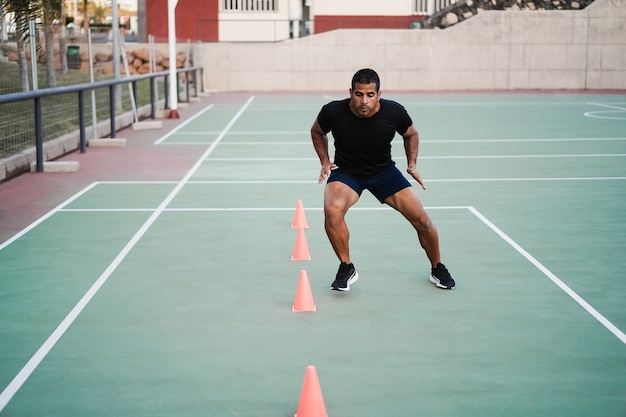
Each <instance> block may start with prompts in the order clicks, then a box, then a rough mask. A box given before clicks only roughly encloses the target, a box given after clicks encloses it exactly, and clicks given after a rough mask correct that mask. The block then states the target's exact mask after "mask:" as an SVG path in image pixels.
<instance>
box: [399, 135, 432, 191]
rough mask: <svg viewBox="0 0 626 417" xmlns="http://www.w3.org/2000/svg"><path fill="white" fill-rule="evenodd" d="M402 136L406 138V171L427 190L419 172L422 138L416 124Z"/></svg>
mask: <svg viewBox="0 0 626 417" xmlns="http://www.w3.org/2000/svg"><path fill="white" fill-rule="evenodd" d="M402 138H403V139H404V152H405V153H406V163H407V169H406V172H408V173H409V175H410V176H411V177H413V178H414V179H415V181H417V183H418V184H419V185H421V186H422V189H424V190H425V189H426V185H424V181H422V177H420V174H419V173H418V172H417V152H418V150H419V143H420V139H419V134H418V133H417V130H416V129H415V126H413V125H411V126H409V128H408V129H407V130H406V132H404V134H403V135H402Z"/></svg>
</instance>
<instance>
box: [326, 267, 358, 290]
mask: <svg viewBox="0 0 626 417" xmlns="http://www.w3.org/2000/svg"><path fill="white" fill-rule="evenodd" d="M358 280H359V274H358V273H357V272H356V271H354V275H353V276H351V277H350V278H349V279H348V285H347V286H346V288H335V287H333V286H332V285H331V286H330V289H331V290H335V291H350V284H354V283H355V282H357V281H358Z"/></svg>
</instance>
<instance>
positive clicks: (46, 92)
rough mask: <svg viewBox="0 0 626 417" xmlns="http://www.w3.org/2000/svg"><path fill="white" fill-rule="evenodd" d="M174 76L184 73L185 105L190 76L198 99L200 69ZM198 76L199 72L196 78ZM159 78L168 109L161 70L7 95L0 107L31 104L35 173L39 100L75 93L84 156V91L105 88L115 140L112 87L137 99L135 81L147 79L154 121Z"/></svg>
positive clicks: (40, 140) (39, 161) (164, 74)
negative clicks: (128, 89)
mask: <svg viewBox="0 0 626 417" xmlns="http://www.w3.org/2000/svg"><path fill="white" fill-rule="evenodd" d="M176 72H177V74H181V73H182V74H184V76H185V81H186V85H187V88H186V89H185V93H186V94H185V96H186V97H185V100H186V101H187V102H189V98H190V97H189V90H190V89H189V88H188V86H189V85H190V76H191V77H193V88H194V96H195V97H197V96H198V80H200V84H201V86H200V91H203V90H204V86H203V69H202V67H189V68H178V69H177V70H176ZM198 73H200V75H199V77H198ZM160 77H163V78H164V81H165V85H166V88H165V108H168V107H169V96H168V90H169V88H167V85H168V83H169V78H170V72H169V71H162V72H153V73H149V74H144V75H134V76H129V77H125V78H118V79H111V80H104V81H96V82H93V83H84V84H76V85H71V86H63V87H56V88H47V89H41V90H34V91H28V92H23V93H11V94H4V95H0V106H1V105H3V104H9V103H16V102H22V101H32V102H33V106H34V126H35V152H36V165H37V172H43V170H44V168H43V162H44V160H43V157H44V152H43V143H44V137H43V136H44V135H43V120H42V103H41V101H42V98H43V97H52V96H58V95H61V94H68V93H77V94H78V98H77V112H78V120H79V122H78V129H79V135H80V152H81V153H84V152H86V149H87V135H86V122H85V120H86V119H85V92H88V91H92V90H96V89H99V88H108V89H109V120H110V124H111V133H110V137H111V138H115V132H116V103H117V93H116V88H115V87H116V86H118V85H130V86H131V88H132V89H133V91H134V96H135V97H136V96H137V94H136V93H137V82H138V81H142V80H150V118H152V119H154V118H155V117H156V111H157V107H158V103H157V99H156V81H157V79H158V78H160ZM176 85H177V93H178V96H179V97H180V91H179V89H178V86H179V83H178V82H177V83H176Z"/></svg>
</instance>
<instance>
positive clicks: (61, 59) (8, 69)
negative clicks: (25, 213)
mask: <svg viewBox="0 0 626 417" xmlns="http://www.w3.org/2000/svg"><path fill="white" fill-rule="evenodd" d="M36 39H37V42H38V44H37V47H36V48H31V47H30V45H29V43H28V42H27V43H26V45H24V47H23V49H22V52H19V53H18V49H17V43H16V42H0V50H1V53H0V95H2V94H13V93H20V92H24V91H27V90H32V89H33V87H34V86H38V89H42V88H48V87H62V86H68V85H75V84H83V83H89V82H90V81H91V80H92V75H91V72H90V70H91V69H93V72H94V73H93V81H101V80H107V79H112V78H114V77H115V74H114V73H115V72H116V71H114V64H116V63H117V62H114V60H113V54H114V52H113V44H112V42H110V41H109V39H108V38H102V37H100V38H97V37H96V39H97V43H94V44H92V45H91V47H90V44H89V43H85V41H86V40H88V38H83V39H82V40H81V41H82V43H79V42H78V41H77V42H76V43H70V42H68V41H70V39H67V40H65V39H59V37H55V41H54V42H53V51H54V53H53V54H50V55H49V54H45V53H41V52H39V53H35V54H34V56H37V59H36V60H35V61H34V62H35V65H33V60H31V56H33V53H31V51H32V50H35V51H41V50H42V49H43V50H45V42H44V41H43V39H44V37H43V36H40V35H37V37H36ZM161 48H162V46H161ZM126 49H127V48H126V45H124V43H123V42H119V43H118V48H117V50H118V51H119V52H120V59H119V67H118V68H119V76H121V77H125V76H126V74H127V73H128V74H129V75H133V74H146V73H150V72H161V71H164V70H167V69H168V68H169V66H170V65H169V59H168V56H167V54H166V53H164V52H163V51H162V50H161V51H156V49H157V48H154V47H152V46H151V45H132V46H131V47H130V48H128V49H129V51H126ZM90 50H91V51H92V53H91V54H90V53H89V51H90ZM48 59H51V60H53V65H52V69H51V66H49V65H47V64H46V60H48ZM191 61H192V59H191V57H190V53H189V50H187V51H181V52H179V53H178V54H177V62H176V66H177V67H183V66H191V64H192V62H191ZM20 62H21V64H20ZM33 67H34V68H35V70H33ZM33 73H35V74H36V79H35V80H34V79H33ZM51 80H52V81H53V82H51ZM33 81H35V82H33ZM116 88H118V89H119V90H118V93H117V97H118V99H117V103H115V109H116V114H122V113H127V112H131V111H133V110H134V109H136V108H138V107H141V106H143V105H146V104H150V103H151V97H150V94H151V92H150V81H149V80H141V81H138V82H137V83H136V91H135V92H134V93H131V91H129V89H128V88H126V87H125V86H124V87H122V86H119V87H116ZM165 89H166V86H165V85H164V80H163V79H162V78H160V79H158V81H157V89H156V95H157V97H156V98H157V100H158V99H163V98H164V97H165V94H166V91H165ZM131 97H134V99H135V103H134V104H135V106H133V101H132V100H131ZM109 100H110V98H109V93H108V91H107V89H97V90H94V92H93V93H91V94H90V93H86V94H85V103H84V104H85V117H86V124H87V126H90V125H92V124H93V121H94V115H95V119H96V121H97V122H98V121H103V120H105V119H107V118H108V116H109V109H110V103H109ZM34 117H35V115H34V108H33V105H32V102H31V101H25V102H16V103H10V104H3V105H0V158H4V157H7V156H10V155H12V154H16V153H19V152H21V151H23V150H24V149H27V148H29V147H32V146H33V144H34V136H35V133H34V121H33V120H34ZM42 120H43V136H44V142H45V141H49V140H52V139H55V138H58V137H60V136H63V135H64V134H66V133H69V132H72V131H76V130H77V129H78V126H79V124H78V98H77V95H76V94H64V95H60V96H55V97H44V98H42ZM88 133H89V135H88V136H89V137H91V135H90V133H91V130H90V129H88Z"/></svg>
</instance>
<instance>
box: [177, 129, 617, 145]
mask: <svg viewBox="0 0 626 417" xmlns="http://www.w3.org/2000/svg"><path fill="white" fill-rule="evenodd" d="M217 133H219V132H214V131H209V132H179V133H177V134H178V135H189V136H207V135H214V134H217ZM228 134H229V135H235V134H237V135H254V136H262V135H267V136H278V135H307V137H308V135H309V134H310V132H309V131H308V130H307V131H301V132H300V131H293V132H288V131H263V132H229V133H228ZM398 138H399V137H398ZM603 141H626V137H615V138H516V139H515V138H511V139H505V138H494V139H480V138H468V139H445V138H442V139H420V143H525V142H529V143H535V142H603ZM175 143H176V144H180V143H190V144H197V143H201V142H175ZM283 144H284V145H296V144H297V145H310V146H312V145H311V141H310V140H303V141H301V142H295V141H289V142H287V141H282V142H281V141H254V142H237V141H226V142H224V143H222V145H248V146H249V145H283Z"/></svg>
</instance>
